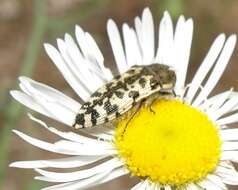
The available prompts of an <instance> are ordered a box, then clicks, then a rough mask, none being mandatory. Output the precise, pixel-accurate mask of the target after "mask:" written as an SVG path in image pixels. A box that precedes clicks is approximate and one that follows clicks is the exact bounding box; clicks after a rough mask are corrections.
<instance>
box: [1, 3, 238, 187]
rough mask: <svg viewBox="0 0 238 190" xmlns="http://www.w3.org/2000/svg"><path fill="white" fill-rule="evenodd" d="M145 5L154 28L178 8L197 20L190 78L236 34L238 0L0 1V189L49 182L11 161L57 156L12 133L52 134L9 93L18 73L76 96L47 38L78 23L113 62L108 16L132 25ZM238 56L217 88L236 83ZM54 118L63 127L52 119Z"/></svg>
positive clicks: (125, 181) (124, 184)
mask: <svg viewBox="0 0 238 190" xmlns="http://www.w3.org/2000/svg"><path fill="white" fill-rule="evenodd" d="M145 6H148V7H150V9H151V10H152V12H153V16H154V20H155V23H156V26H158V23H159V21H160V18H161V17H162V14H163V11H165V10H168V11H169V12H170V14H171V15H172V17H173V20H174V21H175V19H176V18H177V16H178V15H180V14H184V15H185V16H186V17H192V18H193V19H194V23H195V29H194V38H193V46H192V54H191V59H190V65H189V78H191V76H192V75H193V73H194V71H195V70H196V68H197V67H198V65H199V63H200V62H201V61H202V59H203V57H204V56H205V54H206V52H207V51H208V48H209V46H210V45H211V43H212V41H213V40H214V38H215V37H216V36H217V35H218V34H219V33H222V32H225V33H226V34H227V35H229V34H231V33H236V34H237V33H238V22H237V19H238V1H237V0H227V1H224V0H212V1H207V0H150V1H149V0H148V1H145V0H134V1H133V0H131V1H129V0H120V1H115V0H114V1H113V0H100V1H99V0H0V87H1V88H0V109H1V110H0V189H3V190H36V189H39V188H40V187H43V186H47V184H46V183H42V182H38V181H36V180H33V176H34V175H35V173H34V172H33V171H31V170H22V169H14V168H9V167H8V164H9V163H10V162H12V161H14V160H28V159H29V160H30V159H46V158H55V157H56V155H52V154H49V153H48V152H46V151H41V150H39V149H36V148H33V147H32V146H31V145H29V144H27V143H24V142H23V141H21V140H20V139H19V138H16V137H15V136H14V135H13V133H12V132H11V130H12V129H13V128H16V129H19V130H21V131H24V132H27V133H30V134H32V135H33V136H35V137H39V138H42V137H44V138H43V139H46V140H47V138H48V140H49V141H51V140H53V139H54V136H52V135H51V134H46V133H44V130H42V129H38V128H37V127H36V126H35V125H34V124H33V123H32V122H30V121H29V119H28V118H27V116H26V110H25V109H24V108H23V106H21V105H20V104H18V103H16V102H15V101H13V99H12V98H10V96H9V90H10V89H14V88H17V87H16V85H17V82H18V81H17V77H18V76H19V75H26V76H29V77H32V78H34V79H35V80H38V81H40V82H43V83H46V84H48V85H51V86H53V87H55V88H57V89H60V90H62V91H63V92H64V93H65V94H67V95H69V96H71V97H74V98H75V99H77V96H76V95H75V94H74V93H73V91H72V90H71V89H70V87H69V86H68V85H67V84H66V82H65V81H64V79H63V78H62V76H61V75H60V73H59V72H58V70H57V69H56V68H55V67H54V65H53V63H52V62H51V61H50V60H49V58H48V57H47V55H46V53H45V52H44V49H43V43H44V42H49V43H52V44H55V41H56V38H59V37H63V35H64V33H66V32H67V33H70V34H72V35H74V26H75V24H79V25H80V26H82V28H83V29H84V30H85V31H88V32H90V33H91V34H92V35H93V36H94V37H95V38H96V41H97V42H98V45H99V46H100V48H101V50H102V52H103V53H104V57H105V64H106V65H108V66H109V67H111V68H115V67H114V66H113V62H114V60H113V57H112V52H111V49H110V45H109V41H108V38H107V34H106V21H107V19H108V18H113V19H114V20H115V21H116V22H117V23H118V24H119V25H121V24H122V23H123V22H129V23H130V24H133V19H134V17H135V16H136V15H140V14H141V12H142V10H143V8H144V7H145ZM237 62H238V53H237V49H236V50H235V53H234V55H233V57H232V59H231V64H230V65H229V66H228V68H227V69H226V71H225V74H224V75H223V77H222V79H221V80H220V83H219V86H218V87H217V88H216V90H215V91H214V92H213V93H215V92H220V91H222V90H227V89H229V88H230V87H231V86H233V87H234V88H235V89H237V88H238V77H237V73H238V63H237ZM49 122H50V123H51V124H52V125H57V126H59V124H58V123H55V122H53V121H51V120H49ZM61 127H62V126H61ZM132 184H133V182H132V183H129V180H128V179H126V178H124V179H120V180H116V181H114V182H113V183H110V184H104V185H101V186H100V187H97V188H93V189H115V190H116V189H121V190H122V189H128V187H131V185H132ZM234 189H235V188H234ZM237 189H238V188H237Z"/></svg>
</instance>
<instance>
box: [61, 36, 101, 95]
mask: <svg viewBox="0 0 238 190" xmlns="http://www.w3.org/2000/svg"><path fill="white" fill-rule="evenodd" d="M84 37H85V38H86V35H85V36H84ZM58 41H59V40H58ZM59 42H60V43H59ZM59 42H58V45H59V49H60V51H61V54H62V56H64V58H65V60H66V61H67V63H68V67H69V68H71V69H72V71H73V72H74V73H75V75H76V77H77V78H78V80H79V82H80V84H81V85H82V86H84V87H85V89H87V91H89V93H90V94H91V93H92V92H94V91H95V90H97V89H98V88H99V87H100V86H101V85H102V84H103V83H105V81H106V78H105V74H104V73H102V71H101V70H100V69H99V66H98V64H97V62H96V60H95V59H93V60H90V59H89V58H88V57H83V55H82V54H81V52H80V50H79V49H78V46H77V44H76V43H75V42H74V40H73V38H72V37H71V36H70V35H67V34H65V40H64V41H62V40H61V41H59ZM92 51H93V50H92ZM90 69H93V70H94V71H97V70H100V71H101V73H100V76H99V75H98V74H96V73H95V72H92V71H90ZM97 72H99V71H97Z"/></svg>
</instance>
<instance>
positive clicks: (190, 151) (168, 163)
mask: <svg viewBox="0 0 238 190" xmlns="http://www.w3.org/2000/svg"><path fill="white" fill-rule="evenodd" d="M152 109H153V111H155V113H153V112H152V111H151V110H150V109H149V108H148V107H146V106H143V107H142V108H141V109H140V110H139V111H138V113H136V115H135V116H134V117H133V118H131V116H132V113H133V111H135V110H132V111H131V112H130V113H129V114H127V116H125V117H124V118H123V119H122V120H121V121H119V122H118V124H117V129H116V133H115V146H116V148H117V149H118V151H119V155H120V157H121V158H122V159H123V160H124V161H125V162H126V164H127V167H128V169H129V170H130V171H131V173H132V174H134V175H135V176H139V177H147V178H149V179H150V180H151V181H153V182H159V183H160V184H163V185H172V186H183V185H186V184H187V183H191V182H196V181H199V180H201V179H203V178H205V177H206V176H207V174H208V173H210V172H212V171H213V170H214V169H215V167H216V165H217V164H218V161H219V158H220V153H221V140H220V137H219V134H218V129H217V126H216V125H215V124H214V123H213V122H212V121H211V120H209V118H208V117H207V115H206V114H204V113H202V112H201V111H199V110H197V109H195V108H193V107H191V106H189V105H187V104H184V103H182V102H180V101H179V100H165V99H162V100H157V101H156V102H155V103H154V104H153V106H152Z"/></svg>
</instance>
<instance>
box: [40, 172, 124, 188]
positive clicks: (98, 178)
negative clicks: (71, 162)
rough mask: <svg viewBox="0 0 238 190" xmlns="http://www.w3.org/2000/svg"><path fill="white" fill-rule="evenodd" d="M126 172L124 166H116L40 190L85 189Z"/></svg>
mask: <svg viewBox="0 0 238 190" xmlns="http://www.w3.org/2000/svg"><path fill="white" fill-rule="evenodd" d="M127 173H128V171H127V170H125V169H124V168H117V169H115V170H112V171H109V172H105V173H102V174H98V175H95V176H92V177H91V178H88V179H85V180H79V181H75V182H70V183H64V184H60V185H55V186H51V187H47V188H44V189H42V190H74V189H75V190H76V189H77V190H79V189H85V188H89V187H93V186H96V185H99V184H102V183H105V182H107V181H110V180H112V179H115V178H117V177H120V176H123V175H126V174H127Z"/></svg>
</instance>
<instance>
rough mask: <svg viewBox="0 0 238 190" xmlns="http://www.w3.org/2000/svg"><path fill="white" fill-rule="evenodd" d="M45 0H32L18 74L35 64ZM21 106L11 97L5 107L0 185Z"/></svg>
mask: <svg viewBox="0 0 238 190" xmlns="http://www.w3.org/2000/svg"><path fill="white" fill-rule="evenodd" d="M46 8H47V7H46V2H45V0H34V10H33V12H34V18H33V28H32V35H31V38H30V40H29V43H28V47H27V49H26V53H25V57H24V60H23V64H22V68H21V71H20V73H19V74H20V75H27V76H31V75H32V73H33V70H34V67H35V64H36V59H37V57H38V54H39V50H40V47H41V45H42V40H43V37H44V34H45V31H46V23H47V17H46V15H47V13H46ZM22 111H23V107H22V106H21V105H20V104H17V103H16V102H15V101H14V100H13V99H11V100H10V101H9V104H8V105H7V106H6V109H5V115H4V116H5V118H4V121H5V122H4V124H3V126H2V127H3V129H2V134H1V138H0V186H1V184H2V183H3V181H4V177H5V172H6V168H7V165H8V163H7V159H8V150H9V146H10V144H11V134H12V133H11V130H12V129H13V128H14V127H16V126H17V123H18V122H19V120H20V118H21V114H22Z"/></svg>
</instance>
